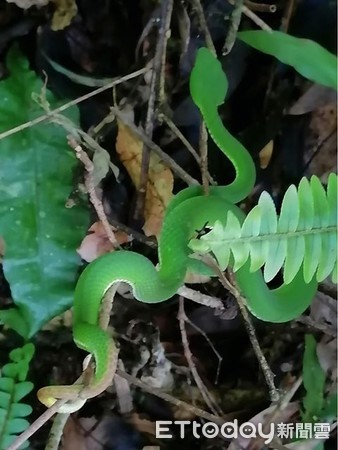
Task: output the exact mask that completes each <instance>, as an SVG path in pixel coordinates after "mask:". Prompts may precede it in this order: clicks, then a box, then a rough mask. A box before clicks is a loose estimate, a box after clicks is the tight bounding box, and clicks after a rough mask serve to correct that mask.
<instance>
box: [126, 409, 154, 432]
mask: <svg viewBox="0 0 338 450" xmlns="http://www.w3.org/2000/svg"><path fill="white" fill-rule="evenodd" d="M128 423H130V424H131V425H133V427H134V428H136V430H138V431H139V432H140V433H147V434H151V435H152V436H155V433H156V425H155V422H151V421H150V420H147V419H142V418H141V417H140V416H139V414H137V413H133V414H132V415H131V417H130V418H129V419H128Z"/></svg>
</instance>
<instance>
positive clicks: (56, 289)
mask: <svg viewBox="0 0 338 450" xmlns="http://www.w3.org/2000/svg"><path fill="white" fill-rule="evenodd" d="M8 68H9V72H10V76H9V78H7V79H6V80H4V81H2V82H0V96H1V103H0V132H3V131H6V130H8V129H11V128H13V127H15V126H17V125H20V124H22V123H25V122H27V121H29V120H32V119H34V118H35V117H37V116H39V115H41V114H43V111H42V109H41V108H40V107H39V106H38V105H37V104H36V103H35V102H34V101H33V100H32V93H35V94H39V93H40V91H41V88H42V82H41V80H40V79H39V78H38V77H37V76H36V75H35V73H34V72H32V71H31V70H29V68H28V63H27V61H26V59H25V58H24V57H23V56H22V55H21V54H20V53H19V52H18V51H17V50H16V49H12V50H11V52H10V55H9V57H8ZM47 100H48V102H49V104H50V107H51V109H54V108H56V107H57V106H59V103H58V102H57V101H56V99H55V98H54V96H53V95H52V94H51V93H50V92H48V91H47ZM66 115H67V116H68V117H69V118H72V120H73V121H76V120H77V112H76V110H75V109H72V110H71V111H70V110H67V114H66ZM0 158H1V166H0V235H2V236H3V238H4V240H5V245H6V247H5V249H6V252H5V258H4V262H3V268H4V273H5V276H6V279H7V281H8V282H9V284H10V287H11V292H12V297H13V299H14V302H15V305H16V307H17V308H18V309H17V311H19V313H20V314H19V317H21V318H22V320H24V321H25V322H26V323H27V326H26V329H23V330H22V332H21V334H22V335H23V336H24V337H25V338H28V337H31V336H33V335H34V334H35V333H36V332H37V331H38V330H39V329H40V328H41V327H42V326H43V325H44V324H45V323H46V322H48V321H49V320H50V319H51V318H53V317H54V316H56V315H57V314H60V313H62V312H64V311H65V310H66V309H68V308H69V307H70V306H71V304H72V299H73V292H74V287H75V282H76V277H77V270H78V267H79V263H80V257H79V255H78V254H77V253H76V248H77V247H78V246H79V244H80V242H81V239H82V238H83V235H84V233H85V229H86V227H87V222H88V217H87V212H86V210H85V209H84V207H82V206H74V207H72V208H67V207H66V202H67V199H68V196H69V195H70V193H71V191H72V189H73V170H74V169H75V168H76V165H77V160H76V158H75V156H74V154H73V152H72V151H71V149H70V148H69V146H68V145H67V139H66V135H65V132H64V130H63V129H62V128H60V127H58V126H56V125H54V124H45V123H42V124H39V125H36V126H33V127H31V128H28V129H26V130H24V131H21V132H19V133H16V134H13V135H11V136H9V137H7V138H5V139H2V140H1V141H0ZM0 319H1V320H3V321H6V319H9V320H8V325H12V324H13V320H12V319H13V317H11V316H8V314H6V313H5V314H3V315H1V312H0ZM17 328H18V327H17ZM17 328H16V330H17ZM17 331H18V330H17Z"/></svg>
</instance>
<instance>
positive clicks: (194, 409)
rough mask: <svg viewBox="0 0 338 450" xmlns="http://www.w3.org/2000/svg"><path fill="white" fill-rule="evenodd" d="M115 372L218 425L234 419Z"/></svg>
mask: <svg viewBox="0 0 338 450" xmlns="http://www.w3.org/2000/svg"><path fill="white" fill-rule="evenodd" d="M116 373H117V374H118V375H120V376H121V377H123V378H125V379H126V380H128V381H129V383H131V384H133V385H134V386H137V387H139V388H140V389H142V390H143V391H145V392H148V393H149V394H152V395H155V396H156V397H158V398H161V399H162V400H165V401H166V402H168V403H171V404H172V405H175V406H176V407H177V408H179V409H180V410H183V409H184V410H186V411H189V412H190V413H192V414H194V415H196V416H198V417H202V418H203V419H206V420H208V421H210V422H214V423H217V424H219V425H223V424H224V423H225V422H227V421H229V420H233V419H234V415H233V414H224V415H223V416H222V417H219V416H216V415H214V414H210V413H208V412H207V411H204V410H203V409H200V408H197V407H196V406H193V405H190V404H189V403H187V402H184V401H183V400H179V399H177V398H175V397H173V396H172V395H170V394H167V393H166V392H163V391H161V390H159V389H156V388H153V387H151V386H148V385H147V384H145V383H143V382H142V381H140V380H139V379H138V378H135V377H133V376H131V375H129V374H128V373H126V372H122V371H121V370H119V369H117V370H116Z"/></svg>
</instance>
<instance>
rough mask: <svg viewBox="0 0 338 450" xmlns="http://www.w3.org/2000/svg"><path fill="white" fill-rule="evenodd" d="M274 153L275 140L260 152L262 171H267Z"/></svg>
mask: <svg viewBox="0 0 338 450" xmlns="http://www.w3.org/2000/svg"><path fill="white" fill-rule="evenodd" d="M272 152H273V140H271V141H270V142H268V143H267V144H266V145H265V146H264V147H263V148H262V150H261V151H260V152H259V165H260V168H261V169H266V168H267V167H268V165H269V162H270V159H271V156H272Z"/></svg>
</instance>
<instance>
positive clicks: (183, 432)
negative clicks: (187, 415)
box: [155, 419, 330, 445]
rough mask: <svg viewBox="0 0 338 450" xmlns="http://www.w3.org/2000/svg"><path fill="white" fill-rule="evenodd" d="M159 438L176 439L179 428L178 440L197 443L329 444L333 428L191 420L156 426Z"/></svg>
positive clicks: (312, 424)
mask: <svg viewBox="0 0 338 450" xmlns="http://www.w3.org/2000/svg"><path fill="white" fill-rule="evenodd" d="M155 424H156V437H157V438H158V439H172V438H173V437H174V434H173V431H174V427H173V425H175V431H176V433H175V437H177V430H178V436H179V438H181V439H184V438H185V437H186V436H189V435H191V434H192V435H193V436H194V437H195V438H196V439H201V438H209V439H212V438H215V437H216V436H222V437H223V438H225V439H229V440H232V439H238V438H239V437H242V438H246V439H250V438H257V437H259V438H262V439H263V440H264V443H265V444H266V445H268V444H270V443H271V442H272V440H273V438H274V437H278V438H280V439H293V438H295V439H321V440H326V439H329V437H330V424H329V423H324V422H318V423H296V424H292V423H277V424H274V423H271V424H269V425H268V426H267V425H265V424H262V423H258V424H254V423H252V422H245V423H242V424H241V425H239V424H238V420H237V419H235V420H234V421H233V422H225V423H223V424H222V425H218V424H216V423H214V422H206V423H204V424H201V423H199V422H196V421H190V420H175V421H171V420H162V421H157V422H155Z"/></svg>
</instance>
